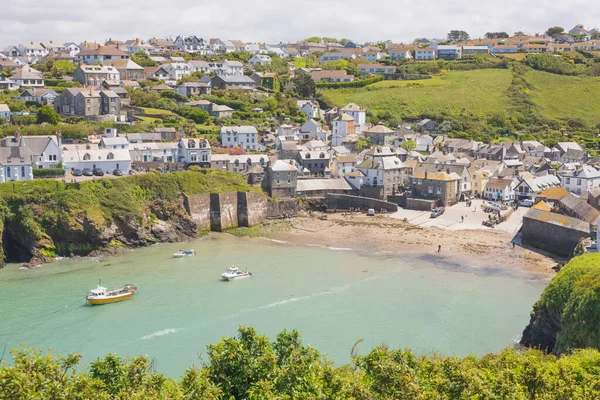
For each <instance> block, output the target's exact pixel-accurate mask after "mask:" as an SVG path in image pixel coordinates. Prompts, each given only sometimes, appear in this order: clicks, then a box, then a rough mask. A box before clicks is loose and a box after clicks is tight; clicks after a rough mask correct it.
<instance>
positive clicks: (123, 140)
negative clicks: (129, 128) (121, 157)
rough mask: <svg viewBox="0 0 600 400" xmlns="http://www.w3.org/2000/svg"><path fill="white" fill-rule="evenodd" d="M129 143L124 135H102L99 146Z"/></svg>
mask: <svg viewBox="0 0 600 400" xmlns="http://www.w3.org/2000/svg"><path fill="white" fill-rule="evenodd" d="M128 144H129V141H128V140H127V138H126V137H122V136H117V137H112V138H108V137H104V138H102V140H100V145H101V146H100V147H102V145H104V146H126V145H128Z"/></svg>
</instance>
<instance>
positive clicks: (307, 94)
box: [292, 74, 317, 99]
mask: <svg viewBox="0 0 600 400" xmlns="http://www.w3.org/2000/svg"><path fill="white" fill-rule="evenodd" d="M292 82H293V83H294V87H295V88H296V93H297V94H298V95H299V96H300V97H302V98H305V99H310V98H314V97H315V95H316V94H317V86H316V85H315V81H313V80H312V77H311V76H310V75H309V74H301V75H298V76H296V77H295V78H294V79H293V80H292Z"/></svg>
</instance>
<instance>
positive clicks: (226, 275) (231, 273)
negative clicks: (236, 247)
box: [221, 265, 252, 281]
mask: <svg viewBox="0 0 600 400" xmlns="http://www.w3.org/2000/svg"><path fill="white" fill-rule="evenodd" d="M251 276H252V273H251V272H248V271H242V270H241V269H239V268H238V267H236V266H235V265H232V266H231V267H229V268H228V269H227V271H225V272H223V273H222V274H221V279H223V280H224V281H232V280H234V279H240V278H249V277H251Z"/></svg>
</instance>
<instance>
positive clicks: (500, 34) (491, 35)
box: [485, 32, 509, 39]
mask: <svg viewBox="0 0 600 400" xmlns="http://www.w3.org/2000/svg"><path fill="white" fill-rule="evenodd" d="M508 37H509V35H508V33H506V32H488V33H486V34H485V38H486V39H506V38H508Z"/></svg>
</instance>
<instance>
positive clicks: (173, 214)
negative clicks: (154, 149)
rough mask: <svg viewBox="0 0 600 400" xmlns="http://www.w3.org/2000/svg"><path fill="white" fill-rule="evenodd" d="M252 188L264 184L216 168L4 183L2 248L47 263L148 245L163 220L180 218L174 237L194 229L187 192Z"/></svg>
mask: <svg viewBox="0 0 600 400" xmlns="http://www.w3.org/2000/svg"><path fill="white" fill-rule="evenodd" d="M251 190H259V189H256V188H254V187H251V186H250V185H248V184H247V183H246V182H245V180H244V178H243V177H242V176H241V175H239V174H231V173H227V172H221V171H215V170H198V171H186V172H174V173H169V174H160V173H148V174H143V175H136V176H128V177H123V178H118V179H98V180H91V181H85V182H81V183H64V182H62V181H56V180H34V181H22V182H10V183H3V184H0V226H1V227H2V247H1V250H2V252H3V257H4V258H5V259H8V260H10V261H28V260H29V259H39V260H40V261H42V262H43V261H45V260H46V259H48V258H51V257H54V256H56V255H61V256H69V255H71V254H74V255H87V254H89V253H90V252H93V251H95V250H103V249H106V247H107V245H108V244H111V243H112V245H113V247H116V246H118V245H120V244H126V245H129V246H142V245H145V244H148V243H149V242H152V241H161V238H160V237H158V238H157V237H153V235H152V233H153V232H151V230H152V227H153V226H155V225H156V223H157V222H158V221H163V222H169V223H172V224H174V225H175V226H176V228H177V229H175V230H174V231H172V232H170V233H169V234H168V235H167V236H169V240H177V237H176V236H177V235H178V234H179V233H180V232H182V231H183V232H184V235H185V236H190V235H193V234H194V231H193V229H191V223H190V220H189V218H188V216H187V214H186V213H185V210H184V208H183V205H182V196H181V193H182V192H185V193H186V194H188V195H193V194H202V193H222V192H231V191H251ZM163 225H164V224H163ZM182 225H185V226H186V228H185V229H183V230H181V229H179V228H180V227H181V226H182ZM163 228H164V226H163ZM161 229H162V228H161ZM163 230H164V229H163ZM162 233H163V232H162V230H161V234H162ZM173 235H175V236H173ZM182 238H183V237H182Z"/></svg>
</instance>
